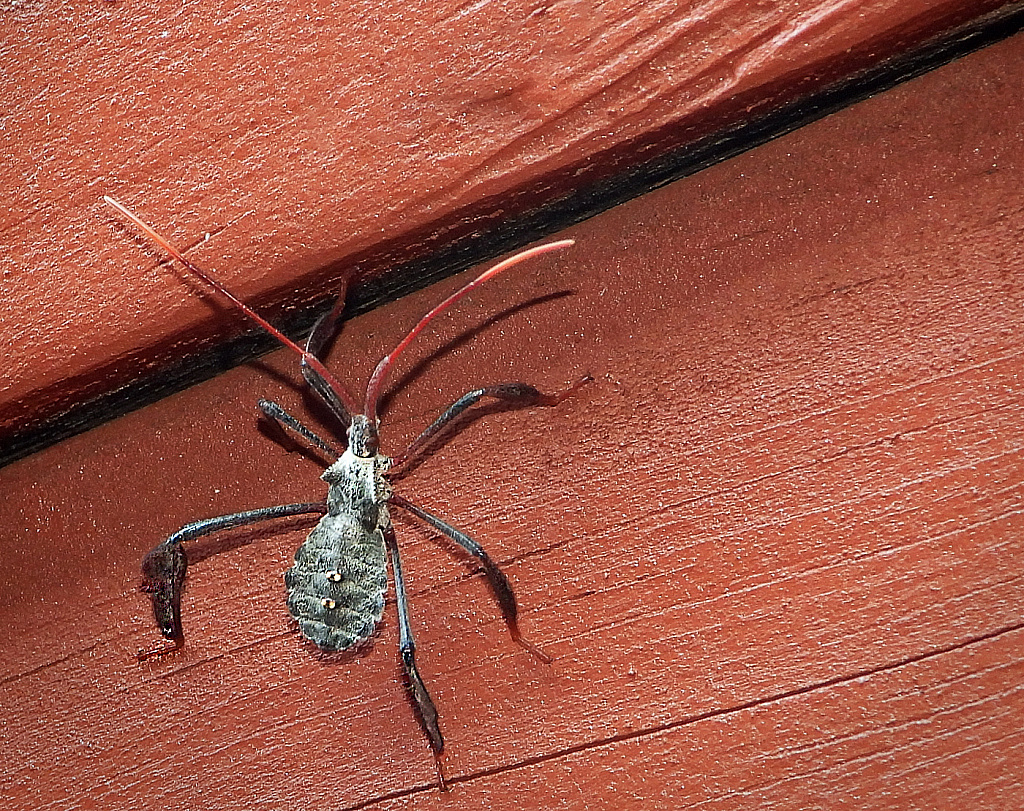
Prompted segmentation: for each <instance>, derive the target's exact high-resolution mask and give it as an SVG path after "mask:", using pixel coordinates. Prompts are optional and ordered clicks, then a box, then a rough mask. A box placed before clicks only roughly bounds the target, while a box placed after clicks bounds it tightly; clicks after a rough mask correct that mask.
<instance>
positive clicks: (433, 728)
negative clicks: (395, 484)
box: [383, 524, 448, 791]
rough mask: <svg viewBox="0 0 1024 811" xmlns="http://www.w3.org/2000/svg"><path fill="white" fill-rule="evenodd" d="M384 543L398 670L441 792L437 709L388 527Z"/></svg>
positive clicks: (395, 541)
mask: <svg viewBox="0 0 1024 811" xmlns="http://www.w3.org/2000/svg"><path fill="white" fill-rule="evenodd" d="M383 532H384V543H385V544H386V545H387V549H388V556H389V557H390V558H391V571H392V573H393V574H394V578H395V604H396V606H397V608H398V650H399V653H400V654H401V656H402V666H403V667H404V668H405V674H406V677H407V678H408V679H409V693H410V694H411V695H412V700H413V702H414V703H415V704H416V710H417V712H418V713H419V719H420V726H422V727H423V732H424V733H425V734H426V736H427V740H428V741H430V748H431V750H432V751H433V753H434V766H435V768H436V769H437V782H438V785H439V786H440V788H441V790H442V791H447V790H448V787H447V786H446V784H445V781H444V770H443V769H442V767H441V754H442V753H443V752H444V738H443V737H442V736H441V727H440V726H439V725H438V722H437V707H435V706H434V700H433V699H432V698H431V697H430V693H428V692H427V686H426V684H424V683H423V679H422V677H421V676H420V672H419V670H418V669H417V668H416V641H415V640H414V639H413V636H412V626H411V625H410V623H409V600H408V598H407V597H406V593H405V578H404V576H403V575H402V556H401V554H400V553H399V551H398V539H397V537H395V528H394V527H392V526H391V525H390V524H389V525H388V526H387V527H384V528H383Z"/></svg>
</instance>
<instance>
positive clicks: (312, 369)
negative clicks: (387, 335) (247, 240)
mask: <svg viewBox="0 0 1024 811" xmlns="http://www.w3.org/2000/svg"><path fill="white" fill-rule="evenodd" d="M103 199H104V200H105V201H106V202H107V203H108V204H109V205H110V206H112V207H113V208H114V209H116V210H117V211H119V212H120V213H121V214H122V215H124V216H125V217H127V218H128V219H129V220H131V221H132V222H133V223H135V225H137V226H138V227H139V228H140V229H142V231H143V232H144V233H145V234H146V235H147V236H148V237H149V238H150V239H152V240H153V241H154V242H155V243H157V244H158V245H159V246H160V247H161V248H163V249H164V250H165V251H166V252H167V253H169V254H170V255H171V257H172V258H174V259H175V260H177V261H178V262H179V263H180V264H181V265H182V266H183V267H184V268H185V269H186V270H187V271H189V272H190V273H192V274H193V275H195V276H196V277H198V278H199V279H201V280H202V281H203V282H204V283H205V284H207V285H208V286H209V287H211V288H212V289H213V290H215V291H216V292H217V293H218V294H220V295H221V296H223V297H224V298H226V299H228V300H229V301H230V302H231V303H232V304H233V305H234V306H235V307H236V308H237V309H239V310H241V311H242V312H244V313H245V314H246V315H247V316H248V317H249V318H250V319H252V320H253V321H254V322H256V323H257V324H258V325H259V326H260V327H262V328H263V329H264V330H266V331H267V332H269V333H270V334H271V335H272V336H274V337H275V338H276V339H277V340H278V341H279V342H280V343H281V344H283V345H284V346H286V347H288V348H289V349H291V350H292V351H293V352H295V353H296V354H298V355H299V357H300V358H301V364H300V369H301V372H302V376H303V378H305V380H306V382H307V383H308V384H309V386H310V387H311V388H312V389H313V390H314V391H315V392H316V393H317V394H318V395H319V396H320V397H321V398H322V399H323V401H324V402H325V403H326V404H327V407H328V409H329V410H330V411H331V412H332V414H333V415H334V416H335V417H336V418H337V419H338V420H339V421H340V423H341V424H342V426H344V427H345V428H346V433H347V440H348V441H347V447H346V449H345V451H344V452H342V453H339V452H338V451H337V450H335V449H334V448H333V447H332V446H331V445H330V444H329V443H327V442H325V441H324V440H323V439H321V438H320V437H319V436H317V435H316V434H315V433H313V431H311V430H310V429H309V428H307V427H306V426H304V425H303V424H302V423H300V422H299V421H298V420H297V419H296V418H295V417H293V416H292V415H291V414H289V413H288V412H287V411H285V410H284V409H283V408H281V407H280V406H279V405H277V404H276V403H273V402H271V401H268V400H260V402H259V408H260V410H261V411H262V413H263V414H264V415H265V416H266V417H267V418H269V419H270V420H272V421H274V422H276V423H277V424H278V425H279V426H281V427H282V428H285V429H288V430H290V431H292V432H294V433H296V434H297V435H299V436H300V437H302V438H303V439H304V440H305V441H306V442H308V443H309V444H310V445H313V446H315V447H316V448H318V449H319V450H321V451H324V452H326V453H328V454H330V455H331V456H333V457H334V458H335V461H334V463H333V464H331V465H330V467H328V468H327V470H326V471H324V473H323V475H322V476H321V478H322V479H323V480H324V481H326V482H327V484H328V493H327V500H326V501H325V502H316V503H302V504H285V505H281V506H277V507H265V508H262V509H256V510H247V511H244V512H239V513H232V514H230V515H222V516H219V517H217V518H208V519H205V520H202V521H196V522H194V523H192V524H188V525H186V526H184V527H182V528H181V529H180V530H178V531H177V532H175V533H174V534H173V535H171V536H170V537H169V538H167V540H165V541H164V542H163V543H161V544H159V545H158V546H156V547H155V548H154V549H153V550H152V551H150V552H149V553H148V554H146V556H145V557H144V558H143V561H142V575H143V581H142V585H141V586H140V589H141V590H142V591H143V592H146V593H147V594H149V596H150V599H151V600H152V603H153V614H154V617H155V619H156V624H157V626H158V627H159V629H160V633H161V634H163V636H164V637H166V638H167V639H170V640H171V642H170V643H169V644H165V645H161V646H160V647H157V648H153V649H151V650H144V651H140V652H139V654H138V658H139V660H140V661H142V660H144V659H148V658H150V657H152V656H162V655H164V654H166V653H171V652H174V651H176V650H179V649H180V648H181V647H182V646H183V645H184V639H185V638H184V632H183V629H182V623H181V593H182V587H183V585H184V582H185V574H186V569H187V566H188V558H187V556H186V554H185V549H184V547H183V544H184V543H185V542H186V541H192V540H195V539H197V538H201V537H203V536H206V535H210V534H211V533H215V532H219V531H221V530H225V529H230V528H234V527H240V526H245V525H248V524H255V523H258V522H262V521H268V520H272V519H275V518H282V517H286V516H296V515H311V514H312V515H321V516H322V517H321V518H320V520H319V523H317V525H316V526H315V527H314V528H313V529H312V531H311V532H310V533H309V535H308V536H307V538H306V540H305V542H303V543H302V545H301V546H300V547H299V548H298V550H297V551H296V552H295V560H294V563H293V564H292V566H291V568H289V569H288V571H287V572H286V573H285V576H284V580H285V589H286V594H287V604H288V610H289V612H290V613H291V616H292V617H293V619H294V620H295V621H296V623H297V624H298V627H299V631H300V632H301V634H302V635H303V636H304V637H306V638H307V639H309V640H310V641H311V642H313V643H314V644H315V645H317V646H318V647H319V648H320V649H321V650H324V651H328V652H333V651H343V650H347V649H350V648H353V647H355V646H356V645H358V644H359V643H361V642H363V641H364V640H366V639H367V638H369V637H370V635H371V634H372V633H373V631H374V628H375V627H376V625H377V623H378V622H379V621H380V618H381V616H382V615H383V611H384V595H385V592H386V590H387V570H386V567H387V560H388V559H390V561H391V570H392V573H393V577H394V581H395V603H396V607H397V611H398V635H399V643H398V644H399V652H400V654H401V659H402V665H403V667H404V670H405V673H406V677H407V679H408V687H409V692H410V695H411V697H412V700H413V703H414V704H415V707H416V710H417V714H418V718H419V721H420V725H421V726H422V728H423V731H424V733H425V735H426V737H427V740H428V741H429V743H430V747H431V750H432V751H433V754H434V762H435V767H436V770H437V779H438V784H439V786H440V787H441V789H442V790H444V789H445V788H446V785H445V778H444V770H443V768H442V763H441V756H442V753H443V751H444V739H443V738H442V736H441V729H440V726H439V724H438V714H437V709H436V708H435V706H434V702H433V700H432V699H431V697H430V694H429V692H428V691H427V688H426V685H425V684H424V682H423V679H422V677H421V676H420V674H419V671H418V670H417V668H416V657H415V650H416V645H415V642H414V640H413V635H412V630H411V627H410V622H409V605H408V600H407V597H406V590H405V580H404V578H403V574H402V563H401V557H400V554H399V549H398V544H397V540H396V537H395V531H394V528H393V526H392V523H391V516H390V514H389V512H388V508H389V507H390V506H395V507H399V508H400V509H402V510H405V511H407V512H410V513H412V514H413V515H415V516H417V517H418V518H420V519H421V520H423V521H425V522H426V523H427V524H429V525H430V526H431V527H433V528H434V529H436V530H437V531H439V532H441V533H442V534H444V535H446V536H447V537H448V538H450V539H451V540H453V541H455V543H456V544H458V545H459V546H460V547H462V548H463V549H464V550H465V551H466V552H468V553H469V554H470V555H472V556H473V557H474V558H475V559H476V560H477V561H478V562H479V564H480V566H481V567H482V568H483V570H484V574H485V575H486V577H487V580H488V583H489V584H490V587H491V590H492V591H493V593H494V596H495V598H496V599H497V601H498V605H499V606H500V608H501V612H502V614H503V616H504V618H505V622H506V624H507V625H508V628H509V632H510V633H511V636H512V638H513V639H514V640H515V641H516V642H518V643H519V644H520V645H521V646H523V647H524V648H526V649H527V650H528V651H530V652H531V653H532V654H533V655H534V656H536V657H537V658H538V659H540V660H541V661H543V662H551V657H549V656H548V655H547V654H546V653H544V652H543V651H542V650H540V649H539V648H537V647H536V646H534V645H533V644H531V643H530V642H528V641H527V640H526V639H525V638H524V637H523V635H522V634H521V632H520V630H519V623H518V613H519V609H518V605H517V602H516V597H515V592H514V591H513V590H512V586H511V584H510V583H509V581H508V578H507V577H506V576H505V574H504V573H503V572H502V571H501V569H500V568H499V567H498V566H497V564H495V563H494V562H493V561H492V560H491V558H490V557H489V556H488V554H487V552H485V551H484V549H483V547H481V546H480V545H479V544H478V543H477V542H476V541H474V540H473V539H472V538H470V537H469V536H468V535H466V534H465V533H463V532H461V531H460V530H458V529H456V528H455V527H453V526H452V525H451V524H449V523H447V522H446V521H444V520H443V519H441V518H439V517H438V516H436V515H433V514H432V513H429V512H427V511H426V510H424V509H422V508H420V507H417V506H416V505H415V504H412V503H411V502H409V501H407V500H406V499H404V498H403V497H402V496H400V495H398V494H397V493H395V492H394V490H393V488H392V482H391V478H392V477H393V471H395V470H398V469H400V468H401V467H402V465H403V464H404V463H405V462H406V461H408V460H410V459H412V458H414V457H415V456H416V455H417V454H418V453H419V452H421V451H423V450H425V449H426V448H427V447H428V446H429V445H430V444H431V442H432V441H433V440H434V439H436V438H437V436H438V435H439V434H440V433H441V432H442V431H444V430H445V429H446V428H449V427H451V426H452V425H453V424H455V423H457V421H458V420H459V418H460V417H461V416H463V415H465V414H466V412H467V409H470V408H471V407H472V406H474V405H476V404H477V403H478V402H479V401H480V400H482V399H483V398H491V399H492V400H494V401H495V402H496V403H498V404H500V405H504V406H507V407H509V408H515V407H528V406H555V405H558V404H559V403H560V402H562V400H564V399H565V398H566V397H567V396H569V395H570V394H572V393H573V392H574V391H575V390H576V389H577V388H578V387H579V386H580V385H582V384H583V383H585V382H587V381H588V380H589V379H590V378H589V376H588V377H584V378H583V379H582V380H580V381H578V382H577V383H576V384H574V385H572V386H571V387H569V388H568V389H566V390H565V391H563V392H561V393H559V394H554V395H551V394H543V393H542V392H540V391H538V390H537V389H535V388H534V387H533V386H529V385H526V384H525V383H503V384H498V385H494V386H488V387H485V388H480V389H475V390H473V391H470V392H467V393H466V394H464V395H462V397H460V398H459V399H457V400H456V401H455V402H454V403H452V404H451V405H450V406H449V407H448V408H447V410H445V412H444V413H443V414H441V416H439V417H438V418H437V419H436V420H434V422H433V423H432V424H431V425H430V426H429V427H428V428H427V429H426V430H425V431H424V432H423V433H422V434H420V435H419V437H417V438H416V439H415V440H414V441H413V442H412V444H410V445H409V447H408V448H407V449H406V450H405V452H404V453H402V454H401V455H400V456H398V457H396V458H395V459H390V458H388V457H387V456H384V455H383V454H382V453H380V450H379V440H378V426H379V419H378V415H377V404H378V400H379V399H380V395H381V392H382V390H383V387H384V382H385V380H386V379H387V375H388V372H389V371H390V369H391V367H392V365H393V364H394V361H395V359H396V358H397V357H398V356H399V354H401V352H402V351H403V350H404V349H405V348H406V347H407V346H408V345H409V344H410V343H411V342H412V340H413V339H414V338H415V337H416V336H417V335H418V334H419V333H420V332H421V331H422V330H423V329H424V327H426V326H427V324H429V323H430V321H431V320H432V319H434V318H435V317H436V316H437V315H438V314H440V313H441V312H443V311H444V310H446V309H447V308H448V307H450V306H451V305H453V304H454V303H455V302H457V301H458V300H459V299H461V298H462V297H463V296H465V295H466V294H467V293H469V292H470V291H471V290H473V289H475V288H476V287H478V286H479V285H481V284H483V283H484V282H486V281H487V280H488V279H491V278H493V277H494V276H496V275H498V274H499V273H501V272H502V271H504V270H507V269H508V268H511V267H513V266H514V265H517V264H519V263H520V262H522V261H524V260H526V259H529V258H532V257H534V256H538V255H540V254H543V253H546V252H548V251H553V250H558V249H560V248H565V247H568V246H570V245H572V244H573V243H572V240H560V241H558V242H550V243H547V244H544V245H538V246H536V247H534V248H530V249H528V250H524V251H521V252H520V253H517V254H515V255H513V256H511V257H509V258H507V259H505V260H504V261H502V262H499V263H498V264H496V265H494V266H493V267H491V268H490V269H489V270H487V271H485V272H484V273H482V274H481V275H480V276H478V277H477V278H476V279H474V280H473V281H471V282H470V283H469V284H467V285H465V286H464V287H462V288H461V289H459V290H458V291H456V292H455V293H453V294H452V295H451V296H449V297H448V298H446V299H445V300H444V301H442V302H441V303H440V304H438V305H437V306H436V307H434V309H432V310H431V311H430V312H429V313H427V314H426V315H425V316H423V318H421V319H420V320H419V322H418V323H417V324H416V326H414V327H413V328H412V330H410V332H409V333H408V334H407V335H406V336H405V337H404V338H403V339H402V340H401V341H400V342H399V344H398V345H397V346H396V347H395V349H394V350H392V351H391V352H390V353H389V354H388V355H385V356H384V358H383V359H382V360H381V361H380V363H379V364H378V365H377V368H376V369H375V371H374V372H373V375H372V376H371V377H370V382H369V384H368V385H367V389H366V397H365V400H364V403H363V407H362V410H360V407H359V404H358V402H357V400H356V399H355V398H354V397H353V396H352V395H351V394H350V393H349V392H348V390H347V389H346V388H345V387H344V386H343V385H342V384H341V383H340V382H338V381H337V380H336V379H335V378H334V376H333V375H332V374H331V373H330V372H329V371H328V370H327V368H326V367H325V366H324V365H323V363H322V362H321V361H320V360H319V358H318V357H317V355H318V353H319V352H320V351H321V350H322V349H323V347H324V345H325V344H326V343H327V341H328V340H329V339H330V338H331V337H332V335H333V334H334V332H335V331H336V329H337V327H338V323H339V320H340V316H341V313H342V310H343V309H344V304H345V289H344V288H343V289H342V290H341V292H340V294H339V296H338V298H337V301H336V303H335V304H334V307H333V308H332V309H331V311H330V312H328V313H327V314H325V315H324V316H323V317H321V318H320V320H319V321H317V323H316V324H315V325H314V327H313V330H312V332H311V333H310V335H309V338H308V340H307V341H306V345H305V348H303V347H301V346H299V345H298V344H296V343H295V342H293V341H292V340H291V339H289V338H288V337H286V336H285V335H283V334H282V333H281V332H280V331H279V330H277V329H276V328H275V327H274V326H272V325H271V324H270V323H268V322H267V321H266V320H264V319H263V317H262V316H260V315H259V314H257V313H256V312H254V311H253V310H252V309H250V308H249V307H248V306H247V305H245V304H243V303H242V302H241V301H240V300H239V299H238V298H236V297H235V296H234V294H232V293H231V292H230V291H229V290H227V289H226V288H225V287H224V286H223V285H221V284H220V283H219V282H218V281H216V280H215V279H214V278H213V277H211V276H210V275H208V274H207V273H206V272H205V271H203V270H201V269H200V268H198V267H197V266H196V265H195V264H193V263H192V262H191V261H190V260H189V259H187V258H186V257H185V256H184V255H183V254H182V253H181V251H179V250H178V249H177V248H176V247H174V246H173V245H171V244H170V243H169V242H168V241H167V240H166V239H164V238H163V237H162V236H160V235H159V234H158V233H157V232H156V231H154V230H153V229H152V228H151V227H150V226H148V225H146V223H144V222H143V221H142V220H141V219H139V217H137V216H136V215H135V214H133V213H132V212H131V211H129V210H128V209H127V208H126V207H125V206H124V205H122V204H121V203H119V202H118V201H117V200H114V199H113V198H111V197H104V198H103Z"/></svg>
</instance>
